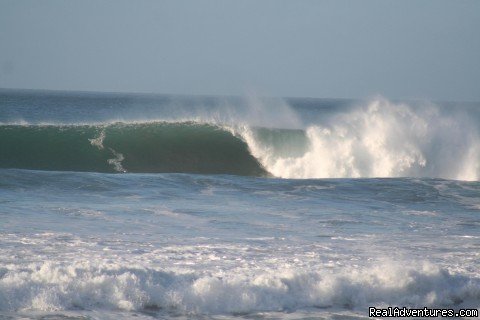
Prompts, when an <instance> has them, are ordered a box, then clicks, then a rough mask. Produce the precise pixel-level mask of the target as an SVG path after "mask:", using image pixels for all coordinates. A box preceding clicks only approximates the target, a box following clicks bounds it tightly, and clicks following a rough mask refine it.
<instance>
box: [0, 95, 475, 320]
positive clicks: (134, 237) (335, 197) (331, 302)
mask: <svg viewBox="0 0 480 320" xmlns="http://www.w3.org/2000/svg"><path fill="white" fill-rule="evenodd" d="M0 99H1V100H0V122H1V123H2V125H0V167H1V169H0V318H2V317H3V318H6V319H24V318H27V319H56V318H60V319H71V318H73V319H77V318H78V319H122V318H124V319H126V318H133V317H135V318H138V319H150V318H180V319H182V318H205V319H209V318H213V319H228V318H244V319H252V318H253V319H256V318H258V319H284V318H286V319H307V318H327V319H338V318H346V317H354V318H366V317H367V316H368V307H369V306H400V307H402V306H411V307H423V306H429V307H450V308H455V309H458V308H462V307H470V308H478V306H479V305H480V267H479V265H480V183H479V182H478V181H477V180H478V179H479V173H480V171H479V153H478V152H479V150H480V147H479V138H478V137H479V122H478V121H477V120H478V109H476V108H477V107H476V106H475V105H465V104H463V105H460V104H458V105H455V104H450V105H449V104H443V105H434V104H431V103H428V104H425V103H415V104H411V103H410V104H406V103H393V102H389V101H387V100H385V99H376V100H373V101H370V102H354V101H340V100H298V99H297V100H288V101H284V100H274V99H258V98H256V99H254V98H248V99H234V98H195V97H192V98H191V97H170V96H168V97H165V96H138V95H118V94H88V93H81V94H79V93H56V92H26V91H6V90H4V91H1V92H0ZM466 180H470V181H466Z"/></svg>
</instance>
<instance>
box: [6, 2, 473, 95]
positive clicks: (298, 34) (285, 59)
mask: <svg viewBox="0 0 480 320" xmlns="http://www.w3.org/2000/svg"><path fill="white" fill-rule="evenodd" d="M0 87H3V88H32V89H58V90H86V91H127V92H156V93H175V94H214V95H217V94H219V95H241V94H243V93H245V92H252V91H253V92H260V93H261V94H264V95H272V96H283V97H287V96H290V97H291V96H303V97H330V98H342V97H343V98H365V97H369V96H372V95H375V94H381V95H384V96H386V97H387V98H408V99H411V98H421V99H433V100H460V101H472V100H473V101H480V1H479V0H472V1H463V0H451V1H442V0H416V1H413V0H405V1H399V0H391V1H389V0H378V1H376V0H375V1H373V0H364V1H358V0H351V1H341V0H332V1H321V0H317V1H313V0H312V1H294V0H292V1H281V0H276V1H269V0H261V1H259V0H253V1H248V0H242V1H228V0H218V1H201V0H191V1H187V0H185V1H181V0H174V1H138V0H136V1H133V0H132V1H120V0H103V1H88V0H87V1H68V0H59V1H53V0H52V1H51V0H44V1H37V0H32V1H23V0H0Z"/></svg>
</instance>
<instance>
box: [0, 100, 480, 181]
mask: <svg viewBox="0 0 480 320" xmlns="http://www.w3.org/2000/svg"><path fill="white" fill-rule="evenodd" d="M282 110H283V109H282ZM309 112H310V113H319V114H322V111H321V110H320V111H319V110H316V111H312V110H309ZM288 114H289V115H293V116H295V115H296V114H295V113H294V112H293V111H292V110H289V113H288ZM476 117H478V118H476ZM272 119H274V117H272ZM479 119H480V117H479V116H478V110H476V111H475V110H473V111H472V110H463V111H462V112H445V110H440V108H438V107H436V106H434V105H428V106H421V107H415V108H413V107H411V106H409V105H406V104H395V103H391V102H389V101H388V100H385V99H382V98H379V99H376V100H373V101H371V102H370V103H368V104H366V105H359V106H354V107H351V108H349V109H348V110H345V109H343V110H341V111H338V112H331V111H330V113H329V114H328V116H327V114H326V113H325V114H324V118H323V119H320V120H318V119H317V120H318V123H317V122H314V123H312V122H311V121H310V122H309V121H305V124H304V125H303V126H302V125H298V123H296V122H295V123H296V125H295V126H294V128H289V129H284V128H283V129H282V128H272V127H275V123H272V124H271V126H268V125H267V122H266V121H265V119H263V120H262V121H261V122H262V123H263V125H258V123H257V124H256V125H254V126H253V125H251V124H249V123H247V124H244V123H235V121H234V119H233V121H232V120H230V121H228V122H217V121H212V120H210V121H205V122H204V121H201V120H199V121H184V120H182V121H179V122H174V121H172V120H170V122H165V121H161V120H159V121H156V122H140V123H111V124H100V125H78V124H73V125H72V124H71V125H28V124H27V125H25V124H21V125H19V124H4V125H0V150H1V154H0V167H2V168H23V169H41V170H73V171H95V172H185V173H205V174H216V173H217V174H235V175H253V176H269V175H273V176H275V177H281V178H302V179H304V178H363V177H432V178H446V179H457V180H479V179H480V132H479V127H478V121H479Z"/></svg>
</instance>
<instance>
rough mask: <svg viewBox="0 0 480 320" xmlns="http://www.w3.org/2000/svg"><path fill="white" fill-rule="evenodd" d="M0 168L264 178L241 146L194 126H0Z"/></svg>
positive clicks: (225, 134)
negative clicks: (221, 174) (204, 174)
mask: <svg viewBox="0 0 480 320" xmlns="http://www.w3.org/2000/svg"><path fill="white" fill-rule="evenodd" d="M0 149H1V150H2V153H1V154H0V167H3V168H23V169H40V170H65V171H94V172H189V173H228V174H237V175H266V174H267V173H266V171H265V170H264V169H263V167H262V166H261V165H260V163H259V162H258V161H257V159H255V158H254V157H253V156H252V155H251V154H250V153H249V151H248V146H247V145H246V143H245V142H244V141H242V140H241V139H239V138H238V137H235V136H233V135H232V133H231V132H229V131H228V130H225V129H222V128H221V127H218V126H214V125H208V124H198V123H193V122H183V123H167V122H153V123H140V124H125V123H116V124H108V125H96V126H93V125H4V126H0Z"/></svg>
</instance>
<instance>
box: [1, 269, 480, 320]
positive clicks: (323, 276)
mask: <svg viewBox="0 0 480 320" xmlns="http://www.w3.org/2000/svg"><path fill="white" fill-rule="evenodd" d="M479 281H480V280H479V279H478V278H475V277H471V276H467V275H459V274H456V275H455V274H451V273H449V272H448V271H447V270H446V269H441V268H438V267H435V266H432V265H424V266H417V267H414V266H412V265H410V266H409V267H405V266H399V265H395V264H379V265H376V266H375V265H373V266H369V267H362V268H352V269H349V268H346V267H345V268H344V269H341V268H340V269H335V270H329V269H328V268H327V269H315V270H288V269H279V270H270V271H266V270H265V271H261V270H258V269H253V270H237V271H236V272H224V273H222V276H216V275H212V274H208V273H175V272H165V271H162V270H157V269H148V268H140V267H125V266H120V265H115V264H111V263H109V265H105V266H95V265H91V264H89V263H86V262H83V263H72V264H53V263H43V264H30V265H25V266H22V267H13V266H7V267H5V268H0V311H19V310H22V311H27V310H37V311H55V310H130V311H133V310H135V311H149V312H167V313H169V312H173V313H176V314H223V313H245V314H247V313H254V312H261V311H296V310H302V309H308V308H322V309H325V308H333V309H335V308H345V307H347V308H349V309H353V310H358V309H362V310H367V307H368V306H389V305H390V306H400V307H402V306H407V307H408V306H410V307H423V306H429V307H449V308H453V307H456V308H461V307H478V305H479V302H480V291H479V287H480V282H479Z"/></svg>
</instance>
